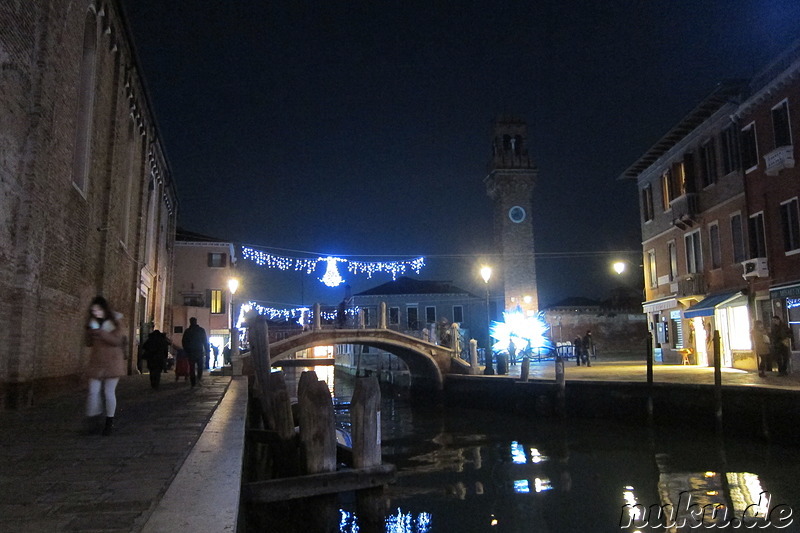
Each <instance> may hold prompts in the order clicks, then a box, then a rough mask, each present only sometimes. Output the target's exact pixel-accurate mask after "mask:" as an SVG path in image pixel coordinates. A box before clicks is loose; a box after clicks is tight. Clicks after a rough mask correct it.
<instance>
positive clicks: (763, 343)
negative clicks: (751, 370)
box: [750, 320, 772, 378]
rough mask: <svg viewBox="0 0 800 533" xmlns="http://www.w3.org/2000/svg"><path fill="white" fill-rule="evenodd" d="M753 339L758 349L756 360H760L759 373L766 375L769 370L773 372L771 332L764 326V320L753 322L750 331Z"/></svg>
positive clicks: (756, 349)
mask: <svg viewBox="0 0 800 533" xmlns="http://www.w3.org/2000/svg"><path fill="white" fill-rule="evenodd" d="M750 335H751V337H752V339H753V347H754V348H755V351H756V360H757V362H758V375H759V376H761V377H762V378H763V377H766V375H767V374H766V373H767V372H772V354H771V353H770V346H769V344H770V343H769V334H768V333H767V330H766V329H765V328H764V322H762V321H761V320H756V321H755V322H754V324H753V329H752V330H751V331H750Z"/></svg>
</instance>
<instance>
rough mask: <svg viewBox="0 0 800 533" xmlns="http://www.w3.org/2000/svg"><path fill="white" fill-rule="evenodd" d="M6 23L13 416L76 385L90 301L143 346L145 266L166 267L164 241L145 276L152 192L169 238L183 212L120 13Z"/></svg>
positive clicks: (32, 1) (3, 136)
mask: <svg viewBox="0 0 800 533" xmlns="http://www.w3.org/2000/svg"><path fill="white" fill-rule="evenodd" d="M0 20H2V21H3V24H2V25H0V170H1V172H0V221H2V224H0V405H2V406H5V407H15V406H20V405H26V404H29V403H31V402H33V401H35V399H36V397H37V396H38V395H42V394H47V393H50V392H54V390H53V389H54V388H55V389H58V388H59V387H61V386H66V385H70V386H71V385H74V383H75V382H76V381H77V378H78V376H80V375H81V373H82V371H83V369H84V366H85V361H86V348H85V347H84V346H83V342H82V336H83V335H82V327H83V322H84V320H85V316H86V308H87V306H88V303H89V301H90V299H91V298H92V297H93V296H94V295H95V294H103V295H105V296H106V297H107V298H108V299H109V300H110V301H111V302H112V304H113V305H114V306H115V307H116V308H117V309H118V310H119V311H120V312H122V313H123V314H125V315H126V320H125V323H124V327H125V328H126V332H127V333H128V336H129V338H131V339H133V338H134V336H135V335H134V334H135V331H136V323H137V322H138V321H139V318H140V317H139V314H141V315H142V316H146V315H147V314H148V312H150V311H148V310H139V309H137V307H136V301H137V294H138V292H139V290H140V286H139V283H140V282H139V279H140V270H141V268H140V266H143V267H144V268H150V269H151V270H152V271H153V272H154V273H156V275H158V274H162V273H163V274H165V275H166V274H168V273H169V272H170V269H169V265H170V263H171V258H169V257H168V255H165V254H166V249H167V245H168V242H167V241H168V240H169V239H170V237H169V236H168V234H167V233H161V234H158V235H160V236H157V237H156V239H157V241H158V242H157V245H156V248H157V249H158V250H159V253H158V254H157V257H158V259H159V261H158V262H157V263H156V264H151V265H148V264H143V263H144V258H143V254H142V251H143V248H144V245H145V243H146V239H147V236H146V235H144V229H143V226H144V225H143V224H140V223H139V220H140V218H141V217H145V218H146V217H147V216H148V211H146V208H147V202H146V201H145V200H146V199H147V198H148V185H149V183H150V182H151V180H152V181H153V183H154V186H155V190H156V191H161V192H163V193H164V194H162V195H161V196H158V197H156V201H158V202H159V204H164V205H163V209H162V210H154V212H156V213H159V212H161V211H163V210H166V211H167V212H168V215H167V220H166V222H167V224H168V225H169V226H170V227H172V228H174V218H175V216H176V209H175V206H176V204H177V202H176V201H175V198H174V186H173V185H172V183H171V177H170V176H169V175H168V171H167V170H166V169H167V166H166V164H165V163H164V161H163V160H161V161H159V160H158V158H154V157H152V156H151V154H152V153H153V152H154V151H160V148H159V140H158V135H157V131H156V129H155V125H154V123H153V120H152V117H151V115H150V113H149V110H148V107H149V106H148V103H147V98H146V95H145V93H144V91H143V89H142V85H141V81H140V79H139V78H138V67H137V65H136V64H135V61H134V59H133V57H134V56H133V54H132V51H131V43H129V42H127V41H126V39H125V36H126V35H127V33H126V31H125V28H124V21H123V20H122V18H121V17H120V15H119V10H118V8H117V4H116V2H114V1H111V2H99V1H97V2H96V1H91V0H80V1H75V2H63V1H59V0H10V1H7V2H2V3H0ZM87 21H89V25H88V26H87ZM87 27H88V28H90V30H91V33H89V37H90V39H89V41H91V40H93V42H94V43H95V46H94V50H95V55H94V58H95V60H94V62H93V65H94V67H93V68H94V77H93V78H91V79H92V80H93V83H91V84H88V87H90V89H91V92H92V94H93V98H91V99H90V100H89V101H90V102H91V113H90V115H89V116H90V117H91V120H90V122H89V123H90V125H91V126H90V128H88V130H86V131H89V132H90V134H89V137H88V143H87V144H88V151H87V154H88V157H87V158H86V167H87V179H86V185H85V188H83V189H82V188H81V187H79V186H76V184H75V183H73V180H74V175H73V168H74V166H73V162H74V160H75V153H76V147H77V146H79V145H80V143H79V142H78V141H77V139H78V130H79V129H81V128H80V121H79V120H78V117H79V115H80V112H79V107H80V106H79V102H80V98H79V93H80V92H81V90H80V87H81V79H82V77H81V76H82V74H81V73H82V69H81V64H82V61H83V58H84V50H85V49H86V48H87V47H86V46H85V43H86V42H87V40H86V39H85V37H86V35H87V32H86V31H85V29H86V28H87ZM83 72H85V70H84V71H83ZM84 116H85V115H84ZM132 133H133V134H132ZM78 181H79V180H78ZM169 198H171V200H165V199H169ZM127 205H130V208H127V207H126V206H127ZM126 217H127V218H126ZM170 219H172V220H173V222H172V223H170V222H169V220H170ZM126 226H129V227H131V230H130V231H128V232H126V231H125V227H126ZM126 235H127V237H126ZM151 241H152V238H151ZM156 289H157V287H156ZM154 290H155V289H154ZM160 291H161V292H165V289H160ZM164 296H165V295H164V294H158V291H155V292H154V294H153V295H152V300H157V299H158V298H162V299H163V298H164ZM150 313H151V312H150ZM151 314H152V313H151ZM131 342H133V341H131ZM128 349H129V350H132V349H134V346H133V344H131V345H130V346H128Z"/></svg>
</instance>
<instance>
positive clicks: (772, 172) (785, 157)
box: [764, 145, 794, 176]
mask: <svg viewBox="0 0 800 533" xmlns="http://www.w3.org/2000/svg"><path fill="white" fill-rule="evenodd" d="M764 163H765V164H766V167H767V169H766V174H767V176H777V175H778V173H779V172H780V171H781V170H783V169H786V168H794V146H792V145H789V146H780V147H778V148H776V149H774V150H773V151H771V152H770V153H768V154H767V155H765V156H764Z"/></svg>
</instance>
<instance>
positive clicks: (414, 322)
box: [406, 307, 420, 330]
mask: <svg viewBox="0 0 800 533" xmlns="http://www.w3.org/2000/svg"><path fill="white" fill-rule="evenodd" d="M406 327H408V329H411V330H417V329H420V327H419V309H417V308H416V307H407V308H406Z"/></svg>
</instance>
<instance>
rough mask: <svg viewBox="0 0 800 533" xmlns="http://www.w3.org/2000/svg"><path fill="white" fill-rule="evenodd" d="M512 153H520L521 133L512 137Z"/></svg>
mask: <svg viewBox="0 0 800 533" xmlns="http://www.w3.org/2000/svg"><path fill="white" fill-rule="evenodd" d="M514 153H515V154H517V155H520V154H521V153H522V135H516V136H515V137H514Z"/></svg>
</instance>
